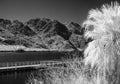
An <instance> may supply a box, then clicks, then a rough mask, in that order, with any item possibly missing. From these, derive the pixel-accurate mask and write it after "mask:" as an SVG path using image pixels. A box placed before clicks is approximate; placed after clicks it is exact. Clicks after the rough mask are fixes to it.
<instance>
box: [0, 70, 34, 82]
mask: <svg viewBox="0 0 120 84" xmlns="http://www.w3.org/2000/svg"><path fill="white" fill-rule="evenodd" d="M34 72H36V70H31V69H23V70H16V71H7V72H6V71H5V72H1V73H0V84H26V82H27V80H28V78H29V77H30V75H31V74H32V73H34Z"/></svg>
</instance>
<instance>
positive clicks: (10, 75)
mask: <svg viewBox="0 0 120 84" xmlns="http://www.w3.org/2000/svg"><path fill="white" fill-rule="evenodd" d="M64 55H65V52H21V53H20V52H0V63H5V62H8V63H9V62H21V61H35V60H40V61H44V60H48V61H49V60H61V59H62V57H64ZM36 71H37V70H33V69H21V70H16V71H14V70H11V71H0V84H25V83H26V81H27V79H28V77H29V76H30V75H31V73H34V72H36Z"/></svg>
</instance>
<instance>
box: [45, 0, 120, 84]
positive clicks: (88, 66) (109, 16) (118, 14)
mask: <svg viewBox="0 0 120 84" xmlns="http://www.w3.org/2000/svg"><path fill="white" fill-rule="evenodd" d="M83 27H84V28H85V38H92V39H93V41H91V42H90V43H89V44H88V46H87V48H86V49H85V51H84V59H83V60H81V59H80V58H79V56H78V57H76V58H72V59H67V60H65V61H68V62H67V63H66V67H65V68H59V69H49V70H48V72H47V73H45V74H46V81H49V82H48V83H45V84H120V47H119V42H120V6H119V4H118V3H117V2H114V3H111V5H108V4H106V5H103V6H102V7H101V8H100V9H98V8H97V9H92V10H90V11H89V15H88V17H87V20H85V21H84V22H83ZM48 79H49V80H48Z"/></svg>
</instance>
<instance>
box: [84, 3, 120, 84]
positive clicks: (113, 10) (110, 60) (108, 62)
mask: <svg viewBox="0 0 120 84" xmlns="http://www.w3.org/2000/svg"><path fill="white" fill-rule="evenodd" d="M83 27H85V29H86V33H85V37H86V38H92V39H93V41H92V42H90V43H89V44H88V47H87V48H86V49H85V52H84V55H85V59H84V61H85V65H91V68H94V67H97V78H99V79H98V81H99V83H97V84H106V83H108V82H109V83H108V84H112V83H111V82H110V81H108V82H105V81H106V77H107V76H111V74H112V73H114V72H119V71H120V70H119V69H120V68H119V66H120V65H119V64H120V63H119V59H120V56H119V55H120V54H119V53H120V52H119V51H120V49H119V48H120V47H119V39H120V5H119V4H118V3H117V2H115V3H111V5H103V6H102V8H101V9H92V10H90V11H89V15H88V17H87V20H86V21H84V22H83ZM116 67H117V68H116ZM115 74H116V73H114V75H115ZM119 75H120V74H119V73H117V75H116V78H117V76H119ZM107 80H109V78H108V79H107ZM117 81H118V80H117ZM115 84H118V83H115Z"/></svg>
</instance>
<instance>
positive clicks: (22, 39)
mask: <svg viewBox="0 0 120 84" xmlns="http://www.w3.org/2000/svg"><path fill="white" fill-rule="evenodd" d="M83 34H84V30H83V29H82V28H81V26H80V25H79V24H77V23H74V22H71V23H70V24H68V25H65V24H63V23H61V22H59V21H57V20H50V19H47V18H42V19H41V18H36V19H30V20H29V21H27V22H25V23H22V22H20V21H18V20H14V21H10V20H6V19H0V45H2V44H4V45H22V46H25V47H29V48H44V49H71V48H72V46H71V45H70V44H69V42H68V40H69V41H71V42H72V43H73V44H74V45H75V46H76V47H77V48H84V47H85V39H84V38H83Z"/></svg>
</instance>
